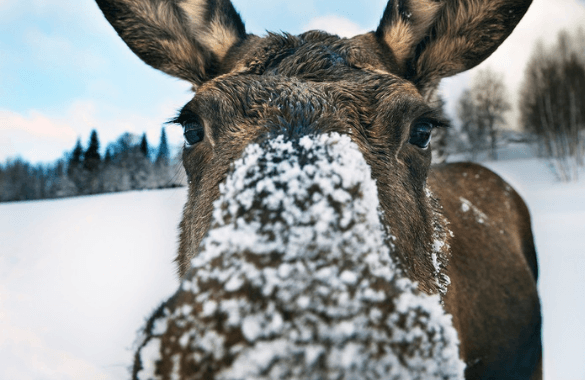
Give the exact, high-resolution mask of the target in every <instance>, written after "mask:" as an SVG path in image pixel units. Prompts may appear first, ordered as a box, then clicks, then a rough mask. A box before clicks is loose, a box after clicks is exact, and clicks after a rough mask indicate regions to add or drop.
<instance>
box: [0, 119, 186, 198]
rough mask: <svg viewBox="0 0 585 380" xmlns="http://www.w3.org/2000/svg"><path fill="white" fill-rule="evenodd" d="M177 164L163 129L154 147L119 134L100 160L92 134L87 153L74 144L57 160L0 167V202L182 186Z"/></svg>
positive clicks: (95, 136)
mask: <svg viewBox="0 0 585 380" xmlns="http://www.w3.org/2000/svg"><path fill="white" fill-rule="evenodd" d="M185 184H186V182H185V175H184V172H183V169H182V167H181V165H180V162H179V160H178V159H177V158H175V157H172V155H171V151H170V148H169V144H168V141H167V137H166V133H165V129H164V128H163V129H162V131H161V137H160V142H159V145H158V147H156V148H153V147H151V146H150V145H149V144H148V140H147V139H146V134H143V135H142V137H139V136H137V135H133V134H130V133H124V134H123V135H122V136H120V137H119V138H118V139H117V140H116V141H115V142H113V143H111V144H109V145H108V146H107V148H106V150H105V154H104V155H103V156H102V155H101V154H100V141H99V138H98V133H97V131H96V130H93V131H92V132H91V136H90V138H89V142H88V144H87V148H84V147H83V146H82V144H81V141H80V140H79V139H78V140H77V143H76V144H75V147H74V148H73V149H72V150H71V152H69V153H67V154H66V155H65V157H64V158H63V159H60V160H58V161H57V162H55V163H53V164H48V165H46V164H39V165H32V164H30V163H28V162H26V161H24V160H23V159H21V158H17V159H11V160H8V161H7V162H6V163H5V164H3V165H0V202H10V201H23V200H33V199H51V198H63V197H72V196H76V195H90V194H101V193H111V192H118V191H128V190H145V189H163V188H169V187H178V186H184V185H185Z"/></svg>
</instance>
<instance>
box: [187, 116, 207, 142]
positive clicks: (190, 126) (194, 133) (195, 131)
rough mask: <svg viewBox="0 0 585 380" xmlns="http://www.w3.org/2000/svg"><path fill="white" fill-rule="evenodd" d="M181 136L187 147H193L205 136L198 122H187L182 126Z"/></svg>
mask: <svg viewBox="0 0 585 380" xmlns="http://www.w3.org/2000/svg"><path fill="white" fill-rule="evenodd" d="M183 136H184V137H185V142H186V144H187V146H193V145H195V144H197V143H198V142H200V141H202V140H203V137H204V136H205V133H204V130H203V126H202V125H201V124H200V123H198V122H193V121H189V122H186V123H184V124H183Z"/></svg>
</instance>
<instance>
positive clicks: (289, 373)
mask: <svg viewBox="0 0 585 380" xmlns="http://www.w3.org/2000/svg"><path fill="white" fill-rule="evenodd" d="M220 194H221V195H220V198H219V199H218V200H217V201H216V202H215V203H214V205H213V206H214V211H213V216H212V223H211V227H210V230H209V232H208V235H207V237H206V238H205V239H204V240H203V243H202V247H201V251H200V253H199V255H197V256H196V257H195V258H194V259H193V260H192V262H191V269H190V270H189V272H188V273H187V275H186V276H185V277H184V280H183V283H182V285H181V288H180V290H179V291H178V292H177V293H176V294H175V295H174V296H173V297H172V298H171V299H170V300H169V301H167V302H166V303H165V304H164V305H162V306H161V308H160V309H159V311H158V312H157V313H156V314H155V316H154V317H153V319H152V320H151V322H149V324H148V326H147V329H146V338H145V339H144V341H143V343H142V345H141V348H140V350H139V353H138V359H139V360H138V362H142V357H145V358H147V359H148V360H145V361H144V363H153V362H156V363H158V366H159V368H168V369H169V371H170V370H171V369H172V368H174V366H176V365H178V364H177V363H181V364H180V365H181V366H182V368H183V367H185V366H187V367H188V368H192V369H194V371H195V372H197V373H198V374H200V375H202V376H203V375H204V373H205V371H207V370H209V369H213V371H214V372H215V373H216V378H220V379H234V380H235V379H253V378H254V379H256V378H264V377H263V376H265V375H266V374H267V373H270V374H271V375H270V376H269V377H270V378H282V379H309V378H340V377H343V376H345V378H376V377H380V376H382V374H384V376H386V375H388V374H390V375H389V376H390V378H410V375H408V374H409V372H408V371H411V370H412V369H413V368H416V370H417V371H418V372H420V373H424V374H425V376H423V378H428V379H434V378H436V379H446V378H447V379H457V378H461V377H462V373H463V367H464V365H463V363H462V362H461V361H460V359H459V356H458V338H457V333H456V331H455V330H454V328H453V325H452V322H451V317H450V316H448V315H446V314H445V312H444V310H443V308H442V307H441V306H440V302H439V297H438V296H429V295H426V294H422V293H420V292H419V291H418V290H417V287H416V284H415V283H413V282H411V281H410V280H409V279H407V278H405V277H403V276H402V274H401V273H400V271H399V270H398V269H397V266H396V264H395V263H394V261H393V259H392V256H391V251H390V248H389V246H388V245H387V244H386V243H385V241H386V238H387V237H386V236H385V233H384V231H383V230H382V227H381V223H380V217H379V207H378V194H377V188H376V183H375V181H374V180H373V179H372V177H371V172H370V168H369V166H368V165H367V163H366V161H365V160H364V158H363V156H362V154H361V153H360V151H359V149H358V147H357V145H356V144H355V143H353V142H352V141H351V139H350V138H349V137H348V136H344V135H339V134H336V133H332V134H322V135H310V136H304V137H301V138H299V139H288V138H286V137H285V136H283V135H278V136H277V137H275V138H273V139H266V140H264V141H262V142H261V143H258V144H251V145H249V146H248V147H247V148H246V149H245V151H244V154H243V155H242V157H241V158H240V159H239V160H237V161H236V162H235V164H234V165H233V167H232V170H231V171H230V173H229V175H228V177H227V179H226V181H225V182H224V183H223V184H222V185H221V186H220ZM415 326H416V330H415V331H416V334H412V333H410V331H412V329H413V328H414V327H415ZM172 337H180V339H173V338H172ZM161 342H164V345H165V350H164V351H159V347H160V346H161V344H162V343H161ZM153 352H154V353H155V356H157V357H156V358H154V359H155V360H153V358H152V357H149V356H148V355H152V354H153ZM193 352H195V353H196V355H194V354H193ZM154 370H156V369H155V368H154V367H147V366H145V367H144V368H143V369H141V371H139V372H140V373H139V374H140V375H144V376H145V377H146V378H148V375H149V374H150V371H154ZM142 371H143V372H144V373H141V372H142ZM198 371H199V372H198ZM403 375H404V376H403Z"/></svg>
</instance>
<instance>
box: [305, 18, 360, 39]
mask: <svg viewBox="0 0 585 380" xmlns="http://www.w3.org/2000/svg"><path fill="white" fill-rule="evenodd" d="M313 29H317V30H323V31H325V32H327V33H331V34H337V35H338V36H340V37H353V36H355V35H357V34H362V33H365V32H367V30H366V29H363V28H362V27H360V26H359V25H358V24H356V23H354V22H353V21H350V20H348V19H346V18H345V17H341V16H337V15H328V16H322V17H316V18H313V19H312V20H311V21H309V23H308V24H307V25H306V26H305V27H304V30H313Z"/></svg>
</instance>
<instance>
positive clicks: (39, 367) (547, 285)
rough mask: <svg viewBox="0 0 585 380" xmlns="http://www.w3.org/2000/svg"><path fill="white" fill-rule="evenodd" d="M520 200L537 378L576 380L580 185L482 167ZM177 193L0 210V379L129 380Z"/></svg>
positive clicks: (545, 174)
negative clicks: (529, 229) (534, 284)
mask: <svg viewBox="0 0 585 380" xmlns="http://www.w3.org/2000/svg"><path fill="white" fill-rule="evenodd" d="M487 166H488V167H490V168H492V169H493V170H495V171H496V172H498V173H500V174H501V175H502V176H503V177H504V178H505V179H506V180H508V181H509V182H510V183H511V184H512V185H513V186H514V187H516V189H517V190H518V191H519V192H520V193H521V194H522V196H523V197H524V198H525V199H526V200H527V203H528V205H529V207H530V210H531V212H532V215H533V226H534V233H535V236H536V245H537V250H538V254H539V259H540V271H541V272H540V273H541V274H540V283H539V289H540V292H541V297H542V303H543V310H544V347H545V353H544V355H545V356H544V371H545V378H547V379H567V380H572V379H574V380H583V379H585V365H583V363H585V322H584V321H585V319H584V318H583V315H585V282H584V281H583V279H582V277H583V273H585V248H584V244H583V242H582V241H583V235H585V181H581V182H580V183H576V184H559V183H555V182H554V179H553V176H552V174H551V173H550V172H549V171H548V169H547V168H546V165H545V164H544V163H541V162H539V161H537V160H534V159H531V160H511V161H503V162H496V163H488V164H487ZM186 194H187V193H186V189H184V188H183V189H172V190H160V191H148V192H129V193H120V194H110V195H100V196H90V197H79V198H73V199H65V200H53V201H40V202H23V203H11V204H0V379H18V380H21V379H22V380H28V379H31V380H32V379H43V380H53V379H59V380H61V379H63V380H68V379H75V380H84V379H104V380H110V379H112V380H114V379H115V380H118V379H127V378H128V377H129V375H128V371H127V368H128V367H129V366H130V364H131V363H132V354H133V351H132V345H133V343H134V339H135V337H136V331H137V330H138V329H139V328H140V327H141V325H142V324H143V322H144V319H145V318H146V317H147V316H148V315H149V313H150V312H151V311H152V310H153V309H154V308H155V307H156V306H157V303H158V302H160V301H162V300H163V299H165V298H166V297H168V296H169V295H171V294H172V293H173V292H174V290H175V289H176V287H177V285H178V281H177V280H176V276H175V266H174V264H173V262H172V260H173V259H174V255H175V252H176V246H177V225H178V223H179V220H180V217H181V209H182V206H183V203H184V201H185V198H186Z"/></svg>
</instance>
